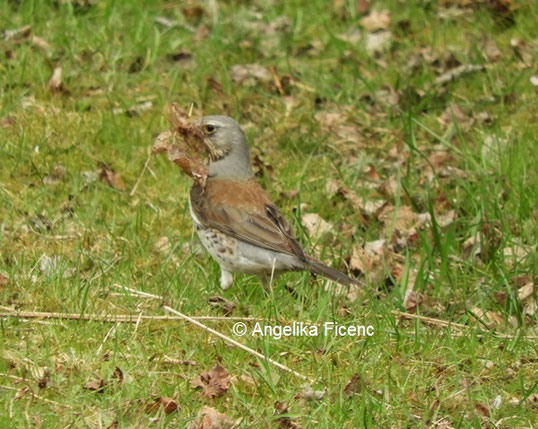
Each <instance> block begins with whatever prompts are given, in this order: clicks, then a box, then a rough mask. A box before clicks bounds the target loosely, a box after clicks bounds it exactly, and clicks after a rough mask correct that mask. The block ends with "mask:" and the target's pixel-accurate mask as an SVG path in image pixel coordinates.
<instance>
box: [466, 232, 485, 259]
mask: <svg viewBox="0 0 538 429" xmlns="http://www.w3.org/2000/svg"><path fill="white" fill-rule="evenodd" d="M481 242H482V235H481V234H480V233H479V232H478V233H476V234H475V235H473V236H472V237H469V238H468V239H467V240H465V241H464V242H463V253H464V254H465V255H466V256H478V255H480V253H481V252H482V245H481Z"/></svg>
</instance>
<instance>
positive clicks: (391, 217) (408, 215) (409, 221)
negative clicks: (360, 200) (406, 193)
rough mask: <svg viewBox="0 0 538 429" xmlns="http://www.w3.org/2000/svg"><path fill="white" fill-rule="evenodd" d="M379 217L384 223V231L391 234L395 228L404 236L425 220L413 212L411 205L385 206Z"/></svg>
mask: <svg viewBox="0 0 538 429" xmlns="http://www.w3.org/2000/svg"><path fill="white" fill-rule="evenodd" d="M378 219H379V220H380V221H381V222H383V223H384V228H383V230H384V232H385V234H386V235H390V232H392V231H393V230H395V231H398V232H400V233H401V235H402V236H408V235H409V234H410V233H411V232H412V230H413V229H414V228H416V227H417V226H419V225H420V224H421V222H423V220H422V219H421V218H419V216H418V215H417V214H416V213H414V212H413V209H412V208H411V207H409V206H399V207H398V208H396V207H394V206H385V208H384V209H383V210H382V212H381V213H380V214H379V215H378Z"/></svg>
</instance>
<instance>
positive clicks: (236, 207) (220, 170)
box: [190, 116, 359, 289]
mask: <svg viewBox="0 0 538 429" xmlns="http://www.w3.org/2000/svg"><path fill="white" fill-rule="evenodd" d="M196 125H197V126H199V127H200V128H201V129H202V130H203V132H204V134H205V136H206V139H208V140H209V142H208V145H210V146H211V147H212V150H211V152H212V154H211V155H210V158H209V165H208V177H207V181H206V184H205V187H202V185H200V184H198V183H195V184H194V185H193V186H192V189H191V192H190V213H191V217H192V220H193V222H194V226H195V228H196V232H197V234H198V237H200V241H201V242H202V244H203V246H204V247H205V248H206V250H207V251H208V252H209V254H210V255H211V256H212V257H213V259H215V260H216V261H217V263H218V264H219V265H220V270H221V276H220V286H221V288H222V289H227V288H228V287H229V286H230V285H231V284H232V282H233V276H232V273H246V274H254V275H256V276H258V277H259V279H260V281H261V282H262V284H263V285H264V286H265V285H268V284H269V282H270V281H271V278H273V276H275V275H278V274H279V273H282V272H285V271H302V270H307V271H310V272H312V273H316V274H319V275H322V276H324V277H326V278H328V279H330V280H333V281H336V282H338V283H341V284H343V285H350V284H359V283H358V281H357V280H354V279H352V278H350V277H348V276H346V275H345V274H343V273H341V272H339V271H337V270H335V269H334V268H331V267H328V266H327V265H325V264H323V263H321V262H319V261H317V260H316V259H314V258H312V257H310V256H307V255H305V254H304V252H303V250H302V248H301V246H300V244H299V243H298V241H297V239H296V238H295V235H294V234H293V231H292V230H291V227H290V225H289V224H288V222H287V221H286V219H284V217H283V216H282V214H281V213H280V211H279V209H278V208H277V207H276V206H275V205H274V204H273V203H272V202H271V200H270V199H269V197H268V196H267V193H266V192H265V191H264V189H263V188H262V187H261V186H260V185H259V184H258V183H257V182H256V180H255V179H254V175H253V173H252V170H251V168H250V158H249V152H248V146H247V142H246V138H245V134H244V133H243V130H242V129H241V127H240V126H239V124H238V123H237V122H236V121H234V120H233V119H231V118H229V117H226V116H205V117H203V118H201V119H199V120H197V121H196Z"/></svg>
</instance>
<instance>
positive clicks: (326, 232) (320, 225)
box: [301, 213, 334, 241]
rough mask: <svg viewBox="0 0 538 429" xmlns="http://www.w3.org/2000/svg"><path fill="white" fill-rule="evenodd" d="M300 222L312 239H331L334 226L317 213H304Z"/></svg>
mask: <svg viewBox="0 0 538 429" xmlns="http://www.w3.org/2000/svg"><path fill="white" fill-rule="evenodd" d="M301 223H302V224H303V226H304V227H305V228H306V230H307V231H308V235H309V236H310V237H312V238H313V239H314V240H316V241H317V240H322V239H323V240H331V239H332V238H333V232H334V227H333V225H331V224H330V223H329V222H327V221H326V220H325V219H323V218H322V217H321V216H320V215H318V214H317V213H304V214H303V215H302V216H301Z"/></svg>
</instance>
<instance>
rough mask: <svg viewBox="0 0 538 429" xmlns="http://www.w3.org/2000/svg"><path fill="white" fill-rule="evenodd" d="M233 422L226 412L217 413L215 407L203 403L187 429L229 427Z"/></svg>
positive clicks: (224, 428) (225, 428)
mask: <svg viewBox="0 0 538 429" xmlns="http://www.w3.org/2000/svg"><path fill="white" fill-rule="evenodd" d="M235 423H236V422H235V421H234V420H233V419H232V418H231V417H229V416H227V415H226V414H223V413H219V412H218V411H217V410H216V409H215V408H212V407H209V406H207V405H204V406H203V407H202V408H201V409H200V411H199V412H198V414H197V416H196V418H195V419H194V421H192V422H191V424H190V425H189V426H188V427H189V429H230V428H232V427H233V426H234V425H235Z"/></svg>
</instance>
